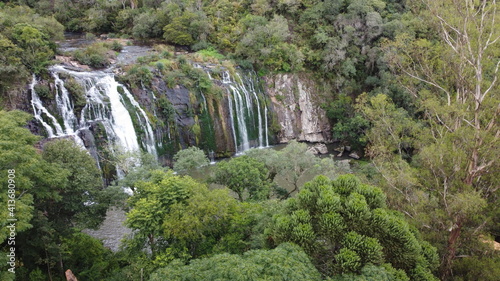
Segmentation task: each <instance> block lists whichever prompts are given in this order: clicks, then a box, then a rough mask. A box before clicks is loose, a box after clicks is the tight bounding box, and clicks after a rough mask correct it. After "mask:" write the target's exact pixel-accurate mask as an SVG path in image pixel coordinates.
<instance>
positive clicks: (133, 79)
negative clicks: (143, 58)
mask: <svg viewBox="0 0 500 281" xmlns="http://www.w3.org/2000/svg"><path fill="white" fill-rule="evenodd" d="M124 78H125V79H126V80H127V81H128V83H130V85H132V86H133V87H141V86H142V85H149V84H150V83H151V80H152V79H153V73H151V70H150V69H149V67H147V66H144V65H133V66H132V67H131V68H129V69H128V70H127V74H126V75H125V77H124Z"/></svg>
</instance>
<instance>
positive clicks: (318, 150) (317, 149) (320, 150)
mask: <svg viewBox="0 0 500 281" xmlns="http://www.w3.org/2000/svg"><path fill="white" fill-rule="evenodd" d="M307 150H308V151H310V152H311V153H312V154H315V155H317V154H328V148H327V147H326V144H324V143H317V144H315V145H313V146H311V147H309V148H308V149H307Z"/></svg>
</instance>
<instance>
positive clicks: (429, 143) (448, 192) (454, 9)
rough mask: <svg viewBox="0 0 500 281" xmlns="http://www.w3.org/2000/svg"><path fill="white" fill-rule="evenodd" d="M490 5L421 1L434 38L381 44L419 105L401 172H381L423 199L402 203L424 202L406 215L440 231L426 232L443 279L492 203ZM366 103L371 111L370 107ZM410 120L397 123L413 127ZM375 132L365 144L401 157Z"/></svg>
mask: <svg viewBox="0 0 500 281" xmlns="http://www.w3.org/2000/svg"><path fill="white" fill-rule="evenodd" d="M497 8H498V5H497V2H496V1H495V0H493V1H487V0H481V1H471V0H467V1H458V0H446V1H423V6H422V7H421V10H420V16H421V17H422V18H423V19H425V20H426V23H427V25H426V26H427V28H429V29H430V30H434V31H435V35H434V37H432V36H427V38H422V37H420V36H419V35H418V34H417V35H415V34H407V33H400V34H399V35H398V36H396V38H395V40H394V41H392V42H387V43H386V44H385V46H384V49H385V53H386V59H387V60H388V61H389V63H390V64H391V66H392V70H393V72H394V73H395V74H397V75H398V77H399V82H400V83H401V84H402V85H403V86H404V87H405V89H406V90H407V91H408V92H409V93H410V95H411V96H412V98H413V101H414V103H415V104H416V107H417V108H419V111H420V114H419V117H420V118H419V119H420V122H421V124H422V126H421V128H422V129H421V130H420V131H419V132H418V134H414V132H413V133H411V132H409V131H408V130H407V131H402V132H403V135H406V136H409V135H411V134H413V135H412V136H411V139H412V140H411V142H412V143H411V144H410V143H409V142H407V144H410V145H409V146H408V147H410V146H411V147H412V148H413V149H414V153H413V154H414V155H413V157H411V159H407V160H408V161H406V163H404V162H401V161H399V162H398V163H400V164H401V165H398V166H397V168H398V169H400V172H399V173H394V171H395V170H394V169H380V172H381V173H382V175H384V177H385V178H386V179H389V180H388V182H393V183H394V182H395V181H394V180H393V179H394V178H395V177H396V178H398V177H400V176H397V174H399V175H403V176H404V178H405V179H408V181H406V183H401V182H400V183H399V185H398V184H392V185H393V187H395V188H400V187H401V186H402V184H409V186H410V187H411V189H413V190H416V192H423V194H421V195H422V196H409V197H406V198H407V199H408V203H409V204H408V206H415V205H417V203H418V204H422V203H423V202H425V203H424V206H423V208H422V209H421V210H423V212H422V213H420V214H418V213H417V212H411V211H410V212H408V214H409V215H411V216H413V217H414V218H415V219H416V221H417V223H419V224H420V225H419V226H420V227H421V228H422V229H426V230H427V232H429V233H432V232H438V233H440V234H437V233H435V234H430V235H432V236H433V237H435V238H436V239H437V240H440V242H439V243H440V244H441V246H442V247H441V253H442V256H443V259H442V264H441V277H442V278H443V279H446V278H448V277H450V275H451V266H452V262H453V260H454V259H455V257H456V256H457V254H459V253H460V254H461V255H469V254H473V253H474V251H473V250H472V251H471V250H466V249H465V248H464V247H461V246H462V245H463V244H462V242H465V241H467V240H469V241H470V240H474V239H473V235H475V236H476V237H477V234H478V233H481V232H482V231H483V229H484V226H485V225H487V223H488V219H487V218H485V217H484V216H483V214H484V212H485V208H486V206H487V203H490V204H489V206H490V208H495V207H492V206H495V202H496V200H497V196H498V194H497V193H498V189H499V186H500V179H499V178H498V173H499V172H500V161H499V159H498V155H499V154H500V149H499V147H500V146H499V144H500V129H499V126H498V124H499V115H500V107H499V104H500V94H499V93H500V91H499V86H498V85H499V84H498V69H499V66H500V59H499V58H498V52H499V50H500V49H499V47H500V45H499V44H500V41H499V40H500V29H499V26H498V24H499V22H500V15H499V13H498V11H497ZM417 10H418V9H417ZM371 107H372V108H375V107H374V105H373V104H372V105H371ZM372 113H373V111H372ZM379 113H381V111H379ZM393 113H396V112H395V111H393ZM365 114H366V116H367V117H368V118H369V119H370V120H371V121H374V122H379V121H382V119H381V118H380V117H381V115H380V114H379V115H378V117H376V114H375V115H371V116H370V112H368V111H366V110H365ZM396 115H397V114H396ZM396 115H394V114H393V116H396ZM399 115H400V116H401V114H399ZM404 118H405V119H403V120H407V119H408V118H407V117H404ZM377 120H379V121H377ZM411 122H414V121H408V122H407V123H406V124H405V125H403V126H407V128H412V127H413V129H414V128H415V126H413V125H411V124H410V123H411ZM395 128H397V126H395V124H393V125H388V126H386V130H385V131H379V132H382V133H383V134H384V135H391V132H390V131H389V130H393V129H395ZM374 136H375V135H374V134H372V137H371V138H370V142H371V146H372V148H376V149H379V150H383V149H385V151H386V153H381V154H385V155H390V154H391V153H394V154H395V155H403V154H404V152H403V151H401V150H400V149H398V146H397V144H396V143H394V144H392V146H385V145H384V144H383V141H381V139H377V138H375V137H374ZM401 137H402V135H399V136H398V137H397V139H399V140H398V141H397V142H399V141H400V140H402V138H401ZM385 143H387V142H385ZM395 144H396V146H394V145H395ZM374 157H375V159H376V160H377V158H378V159H379V160H382V161H383V159H381V158H380V157H378V156H377V155H374ZM383 162H384V161H383ZM385 162H386V163H387V161H385ZM393 166H395V165H393ZM380 167H382V166H380ZM386 167H387V165H386ZM391 174H392V175H391ZM417 198H418V200H416V199H417ZM426 209H427V210H429V209H435V210H436V213H435V214H433V215H427V214H425V210H426ZM407 211H408V209H407ZM445 233H447V235H446V236H447V237H446V236H443V234H445ZM438 237H446V238H445V239H438ZM476 240H477V238H476Z"/></svg>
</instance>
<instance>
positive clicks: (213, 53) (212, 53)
mask: <svg viewBox="0 0 500 281" xmlns="http://www.w3.org/2000/svg"><path fill="white" fill-rule="evenodd" d="M197 53H198V54H200V55H202V56H204V57H212V58H216V59H218V60H223V59H225V58H226V57H225V56H224V55H222V54H221V53H219V52H218V51H217V50H216V49H215V48H213V47H209V48H206V49H201V50H199V51H198V52H197Z"/></svg>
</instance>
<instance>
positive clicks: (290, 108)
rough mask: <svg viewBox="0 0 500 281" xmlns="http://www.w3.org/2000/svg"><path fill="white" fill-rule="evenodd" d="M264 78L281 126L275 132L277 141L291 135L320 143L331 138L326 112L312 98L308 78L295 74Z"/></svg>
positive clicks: (311, 84)
mask: <svg viewBox="0 0 500 281" xmlns="http://www.w3.org/2000/svg"><path fill="white" fill-rule="evenodd" d="M264 79H265V82H266V85H267V93H268V94H269V97H270V98H271V101H272V104H273V110H274V112H275V114H276V116H277V117H278V122H279V125H280V127H281V130H280V131H279V133H278V136H277V137H278V141H279V142H280V143H286V142H288V141H290V140H292V139H296V140H298V141H308V142H323V143H329V142H331V141H332V137H331V126H330V124H329V122H328V118H327V117H326V112H325V111H324V110H323V109H322V108H320V107H319V101H318V100H315V97H316V95H315V94H316V92H317V90H316V86H315V85H314V82H313V81H312V80H311V79H307V78H304V77H300V76H299V75H298V74H278V75H275V76H270V77H265V78H264Z"/></svg>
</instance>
